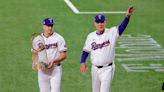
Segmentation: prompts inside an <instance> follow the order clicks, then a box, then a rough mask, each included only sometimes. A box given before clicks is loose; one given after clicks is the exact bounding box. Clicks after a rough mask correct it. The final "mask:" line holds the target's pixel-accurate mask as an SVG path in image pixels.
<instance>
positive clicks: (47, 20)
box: [43, 18, 54, 26]
mask: <svg viewBox="0 0 164 92" xmlns="http://www.w3.org/2000/svg"><path fill="white" fill-rule="evenodd" d="M43 25H47V26H53V25H54V20H53V19H52V18H45V19H44V20H43Z"/></svg>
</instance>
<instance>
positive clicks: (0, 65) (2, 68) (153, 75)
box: [0, 0, 164, 92]
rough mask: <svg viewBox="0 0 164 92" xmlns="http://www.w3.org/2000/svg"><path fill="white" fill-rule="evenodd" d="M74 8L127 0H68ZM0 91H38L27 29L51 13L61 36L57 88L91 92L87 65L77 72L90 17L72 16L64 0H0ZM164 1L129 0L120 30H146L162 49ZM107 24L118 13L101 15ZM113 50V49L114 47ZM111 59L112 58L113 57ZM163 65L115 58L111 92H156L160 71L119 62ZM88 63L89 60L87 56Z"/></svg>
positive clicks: (37, 27)
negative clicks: (129, 11) (64, 52)
mask: <svg viewBox="0 0 164 92" xmlns="http://www.w3.org/2000/svg"><path fill="white" fill-rule="evenodd" d="M71 1H72V2H73V3H74V5H75V6H77V8H78V9H79V10H80V11H103V10H104V11H108V10H126V8H127V7H128V6H129V5H130V4H131V1H132V0H71ZM0 2H1V3H0V29H1V33H0V37H1V38H0V42H1V43H0V92H39V89H38V84H37V72H36V71H33V70H32V69H31V52H30V51H31V43H30V36H31V34H32V33H33V32H41V31H42V20H43V19H44V18H45V17H53V18H55V21H56V25H55V31H56V32H58V33H59V34H61V35H62V36H64V38H65V40H66V42H67V45H68V49H69V50H68V58H67V59H66V60H65V62H64V63H63V65H62V66H63V76H62V92H91V76H90V68H88V72H87V74H86V75H84V76H82V75H81V74H80V71H79V61H80V56H81V51H82V47H83V44H84V41H85V38H86V36H87V34H88V33H90V32H92V31H94V26H93V17H94V16H95V15H94V14H90V15H77V14H74V13H73V12H72V11H71V9H70V8H69V7H68V6H67V5H66V4H65V3H64V0H48V1H46V0H0ZM163 4H164V0H135V7H136V10H135V12H134V15H133V16H132V17H131V21H130V23H129V25H128V27H127V29H126V30H125V32H124V34H131V35H137V34H147V35H151V36H152V38H153V39H155V40H156V41H157V42H158V43H159V44H160V45H161V46H162V47H163V48H164V41H163V39H164V37H163V29H164V26H162V25H163V24H164V17H163V16H164V13H163V12H162V11H163V9H164V6H163ZM106 16H107V19H108V27H112V26H114V25H118V24H119V23H120V22H121V21H122V19H123V18H124V15H117V14H115V15H110V14H108V15H106ZM116 52H119V51H117V50H116ZM116 58H117V57H116ZM126 63H127V64H129V63H130V64H137V63H139V64H151V63H157V64H163V65H164V62H163V61H162V60H151V59H150V60H149V61H131V62H129V61H128V62H126V61H123V62H117V61H116V72H115V77H114V80H113V84H112V92H162V90H161V84H162V82H164V77H163V76H164V72H155V71H153V70H152V71H150V72H143V73H141V72H127V71H126V70H125V69H124V68H123V67H122V66H121V65H122V64H126ZM87 64H88V67H90V61H89V59H88V60H87Z"/></svg>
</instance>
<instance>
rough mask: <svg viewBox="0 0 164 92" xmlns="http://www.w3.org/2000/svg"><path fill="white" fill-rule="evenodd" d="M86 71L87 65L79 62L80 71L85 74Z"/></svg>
mask: <svg viewBox="0 0 164 92" xmlns="http://www.w3.org/2000/svg"><path fill="white" fill-rule="evenodd" d="M86 71H87V65H86V64H85V63H82V64H80V72H81V73H82V74H85V73H86Z"/></svg>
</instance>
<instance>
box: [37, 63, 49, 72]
mask: <svg viewBox="0 0 164 92" xmlns="http://www.w3.org/2000/svg"><path fill="white" fill-rule="evenodd" d="M38 68H39V69H41V70H42V71H45V70H46V69H48V64H47V63H45V62H39V63H38Z"/></svg>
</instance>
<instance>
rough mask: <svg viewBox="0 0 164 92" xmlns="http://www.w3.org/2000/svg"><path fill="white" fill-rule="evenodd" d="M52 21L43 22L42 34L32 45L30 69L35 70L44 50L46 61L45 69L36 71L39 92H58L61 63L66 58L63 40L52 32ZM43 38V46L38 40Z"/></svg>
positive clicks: (48, 19) (47, 19) (45, 20)
mask: <svg viewBox="0 0 164 92" xmlns="http://www.w3.org/2000/svg"><path fill="white" fill-rule="evenodd" d="M53 26H54V20H53V19H51V18H45V19H44V20H43V33H41V34H40V35H39V36H37V37H35V38H34V40H33V43H32V61H33V63H32V69H35V68H36V66H37V63H36V62H38V61H39V60H41V59H42V58H43V56H42V54H41V52H42V51H43V50H45V53H44V54H46V56H47V60H46V59H44V60H46V61H43V62H46V64H44V65H45V68H46V69H43V68H39V69H38V82H39V89H40V92H60V85H61V76H62V67H61V63H62V61H63V60H64V59H65V58H66V56H67V47H66V43H65V40H64V38H63V37H62V36H61V35H59V34H58V33H56V32H54V31H53ZM41 37H42V38H43V40H44V44H43V43H40V40H41V39H39V38H41Z"/></svg>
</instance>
